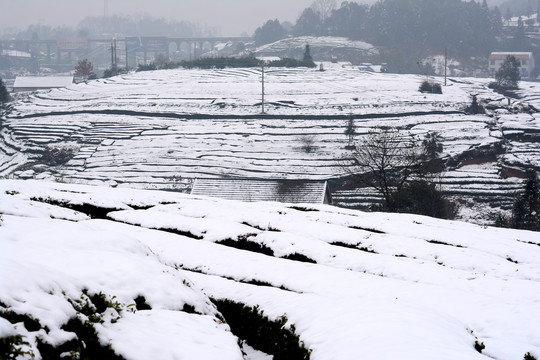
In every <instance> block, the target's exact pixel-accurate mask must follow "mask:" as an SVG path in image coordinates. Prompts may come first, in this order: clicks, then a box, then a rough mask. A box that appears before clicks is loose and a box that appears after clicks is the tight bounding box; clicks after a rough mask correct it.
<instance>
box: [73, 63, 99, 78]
mask: <svg viewBox="0 0 540 360" xmlns="http://www.w3.org/2000/svg"><path fill="white" fill-rule="evenodd" d="M75 76H81V77H83V78H84V80H88V79H89V78H91V77H95V76H96V74H95V73H94V66H93V65H92V63H91V62H90V61H88V59H82V60H79V62H78V63H77V66H75Z"/></svg>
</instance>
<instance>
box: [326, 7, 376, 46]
mask: <svg viewBox="0 0 540 360" xmlns="http://www.w3.org/2000/svg"><path fill="white" fill-rule="evenodd" d="M368 20H369V8H368V6H366V5H360V4H358V3H356V2H352V1H351V2H349V1H344V2H342V3H341V7H340V8H338V9H336V10H334V11H332V15H331V16H330V17H329V18H327V19H326V20H325V23H324V26H325V30H327V31H328V35H331V36H343V37H348V38H350V39H353V40H362V39H364V38H365V37H366V30H367V29H366V26H367V22H368Z"/></svg>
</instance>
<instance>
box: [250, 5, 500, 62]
mask: <svg viewBox="0 0 540 360" xmlns="http://www.w3.org/2000/svg"><path fill="white" fill-rule="evenodd" d="M325 4H326V6H325ZM332 4H335V1H333V0H316V1H315V3H314V4H313V5H312V6H311V7H309V8H307V9H305V10H304V11H303V12H302V13H301V15H300V16H299V18H298V19H297V21H296V23H295V24H294V25H293V26H292V27H290V29H289V30H287V28H288V27H287V26H283V25H282V24H280V23H279V21H278V20H269V21H267V22H266V23H265V24H264V25H262V26H261V27H260V28H258V29H257V30H256V31H255V34H254V38H255V42H256V44H258V45H261V44H266V43H270V42H274V41H276V40H279V39H282V38H285V37H286V36H289V35H292V36H342V37H347V38H350V39H352V40H362V41H366V42H369V43H371V44H373V45H376V46H379V47H382V49H383V50H382V56H383V60H385V61H386V62H387V63H388V65H389V66H390V69H389V70H390V71H393V72H418V71H419V69H418V64H417V61H418V59H422V58H424V57H426V56H429V55H430V54H432V53H434V52H436V53H441V52H443V51H444V49H445V48H449V49H451V51H452V54H453V56H456V54H459V57H461V58H470V57H474V56H486V55H487V54H489V53H490V52H491V51H493V50H494V49H496V48H497V46H498V40H497V37H498V36H500V35H501V33H502V26H503V23H502V15H501V13H500V11H499V9H498V8H493V9H491V8H489V7H488V5H487V3H486V1H485V0H484V1H483V2H482V3H477V2H475V1H461V0H437V1H433V0H379V1H378V2H377V3H375V4H374V5H372V6H367V5H361V4H358V3H356V2H352V1H344V2H343V3H341V5H340V6H339V7H335V8H334V7H333V6H332Z"/></svg>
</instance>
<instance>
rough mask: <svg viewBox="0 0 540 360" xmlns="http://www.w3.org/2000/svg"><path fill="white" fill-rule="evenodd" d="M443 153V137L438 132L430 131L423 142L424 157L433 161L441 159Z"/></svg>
mask: <svg viewBox="0 0 540 360" xmlns="http://www.w3.org/2000/svg"><path fill="white" fill-rule="evenodd" d="M442 151H443V144H442V137H441V135H440V134H439V133H438V132H436V131H430V132H428V133H427V134H426V135H425V136H424V140H422V155H423V156H424V158H425V159H427V160H433V159H436V158H438V157H439V155H440V154H441V153H442Z"/></svg>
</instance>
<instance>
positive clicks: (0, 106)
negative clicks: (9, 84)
mask: <svg viewBox="0 0 540 360" xmlns="http://www.w3.org/2000/svg"><path fill="white" fill-rule="evenodd" d="M10 101H11V97H10V96H9V93H8V91H7V89H6V85H5V84H4V80H2V78H0V116H1V115H2V114H3V112H4V108H5V105H6V103H8V102H10Z"/></svg>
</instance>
